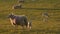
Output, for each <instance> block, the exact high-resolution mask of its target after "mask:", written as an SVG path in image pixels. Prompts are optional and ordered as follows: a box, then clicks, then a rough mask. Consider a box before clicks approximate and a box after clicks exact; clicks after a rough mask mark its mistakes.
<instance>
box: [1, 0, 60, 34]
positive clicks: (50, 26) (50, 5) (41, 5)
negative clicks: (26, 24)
mask: <svg viewBox="0 0 60 34" xmlns="http://www.w3.org/2000/svg"><path fill="white" fill-rule="evenodd" d="M13 5H18V2H17V0H0V34H60V10H59V9H60V0H35V1H32V0H26V1H25V3H24V4H23V8H24V9H12V6H13ZM12 12H13V13H14V14H16V15H26V16H27V17H28V20H29V21H30V20H31V21H32V29H31V30H30V31H27V30H22V29H21V28H20V26H18V28H17V29H16V30H14V29H13V28H14V27H12V25H11V23H10V22H9V18H7V17H8V15H9V14H10V13H12ZM44 12H48V14H49V19H48V22H43V20H42V19H43V18H42V13H44Z"/></svg>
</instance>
